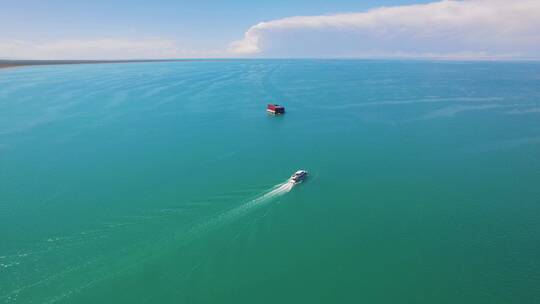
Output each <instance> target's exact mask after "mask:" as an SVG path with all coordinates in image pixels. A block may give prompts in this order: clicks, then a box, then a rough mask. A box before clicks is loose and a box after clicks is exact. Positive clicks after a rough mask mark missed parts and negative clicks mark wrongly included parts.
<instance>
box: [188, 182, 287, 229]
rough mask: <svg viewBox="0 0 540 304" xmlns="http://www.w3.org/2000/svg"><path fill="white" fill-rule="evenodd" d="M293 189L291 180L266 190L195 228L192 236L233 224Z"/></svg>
mask: <svg viewBox="0 0 540 304" xmlns="http://www.w3.org/2000/svg"><path fill="white" fill-rule="evenodd" d="M293 187H294V183H292V182H290V181H289V180H287V181H285V182H282V183H279V184H277V185H275V186H274V187H272V188H270V189H269V190H266V191H265V192H263V193H262V194H260V195H258V196H256V197H255V198H253V199H251V200H249V201H247V202H245V203H244V204H242V205H240V206H238V207H236V208H234V209H231V210H228V211H225V212H224V213H221V214H219V215H217V216H216V217H214V218H212V219H210V220H208V221H206V222H204V223H202V224H200V225H198V226H196V227H194V228H193V229H192V230H191V233H190V235H192V236H194V235H198V234H200V233H202V232H205V231H208V230H211V229H215V228H217V227H219V226H221V225H224V224H226V223H229V222H232V221H234V220H235V219H237V218H239V217H241V216H243V215H245V214H246V213H248V212H250V211H253V210H254V209H256V208H258V207H260V206H263V205H264V204H266V203H269V202H271V201H273V200H274V199H277V198H278V197H280V196H282V195H284V194H285V193H287V192H289V191H291V190H292V188H293Z"/></svg>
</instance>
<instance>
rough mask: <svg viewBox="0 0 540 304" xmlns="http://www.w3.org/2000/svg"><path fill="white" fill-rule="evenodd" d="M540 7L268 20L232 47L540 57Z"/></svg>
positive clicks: (477, 1)
mask: <svg viewBox="0 0 540 304" xmlns="http://www.w3.org/2000/svg"><path fill="white" fill-rule="evenodd" d="M539 16H540V1H538V0H512V1H509V0H468V1H453V0H445V1H440V2H433V3H429V4H419V5H406V6H395V7H381V8H376V9H372V10H369V11H366V12H359V13H347V14H337V15H323V16H296V17H288V18H283V19H278V20H272V21H268V22H261V23H259V24H257V25H254V26H252V27H251V28H249V29H248V30H247V31H246V32H245V34H244V38H243V39H242V40H239V41H235V42H233V43H231V45H230V47H229V51H230V52H232V53H235V54H238V55H253V54H259V55H261V56H292V57H294V56H299V57H303V56H307V57H309V56H330V57H332V56H336V57H347V56H350V57H357V56H359V57H362V56H365V57H379V56H380V57H433V58H437V57H454V58H459V59H465V58H495V57H499V58H500V57H503V58H516V57H535V58H539V57H540V17H539Z"/></svg>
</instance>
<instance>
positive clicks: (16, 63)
mask: <svg viewBox="0 0 540 304" xmlns="http://www.w3.org/2000/svg"><path fill="white" fill-rule="evenodd" d="M194 60H204V59H147V60H146V59H142V60H0V69H2V68H12V67H23V66H33V65H59V64H96V63H137V62H141V63H142V62H174V61H179V62H180V61H194Z"/></svg>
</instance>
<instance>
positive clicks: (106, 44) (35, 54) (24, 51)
mask: <svg viewBox="0 0 540 304" xmlns="http://www.w3.org/2000/svg"><path fill="white" fill-rule="evenodd" d="M219 55H220V54H219V53H218V52H204V51H192V50H188V49H182V48H180V47H179V46H178V44H177V43H176V42H175V41H174V40H171V39H163V38H144V39H129V38H98V39H72V40H59V41H49V42H31V41H1V40H0V58H10V59H147V58H152V59H162V58H186V57H189V58H195V57H216V56H219Z"/></svg>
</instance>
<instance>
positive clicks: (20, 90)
mask: <svg viewBox="0 0 540 304" xmlns="http://www.w3.org/2000/svg"><path fill="white" fill-rule="evenodd" d="M269 102H275V103H280V104H284V105H285V106H286V110H287V114H285V115H284V116H279V117H273V116H269V115H267V114H266V112H265V108H266V104H267V103H269ZM298 169H306V170H308V171H309V172H310V177H309V179H308V180H307V181H306V182H305V183H303V184H300V185H298V186H295V187H294V188H292V189H289V188H288V187H287V186H283V183H284V182H285V181H286V180H287V178H288V177H289V176H290V175H291V174H292V173H293V172H294V171H296V170H298ZM539 302H540V63H531V62H520V63H505V62H429V61H368V60H365V61H360V60H359V61H353V60H238V61H234V60H231V61H192V62H190V61H186V62H172V63H171V62H166V63H136V64H95V65H72V66H43V67H27V68H15V69H4V70H0V303H235V304H238V303H430V304H431V303H452V304H455V303H474V304H480V303H490V304H492V303H539Z"/></svg>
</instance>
